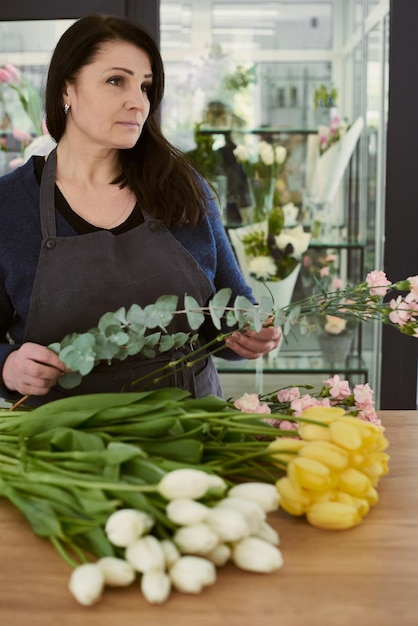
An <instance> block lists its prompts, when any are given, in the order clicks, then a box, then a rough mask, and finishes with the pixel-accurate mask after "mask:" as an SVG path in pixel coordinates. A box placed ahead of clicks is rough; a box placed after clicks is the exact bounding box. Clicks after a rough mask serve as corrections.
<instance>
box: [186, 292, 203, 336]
mask: <svg viewBox="0 0 418 626" xmlns="http://www.w3.org/2000/svg"><path fill="white" fill-rule="evenodd" d="M184 308H185V311H186V316H187V323H188V324H189V326H190V328H192V329H193V330H196V329H197V328H200V327H201V325H202V324H203V322H204V321H205V316H204V314H203V313H202V311H201V306H200V305H199V303H198V302H197V300H195V299H194V298H193V296H189V295H187V294H186V295H185V296H184Z"/></svg>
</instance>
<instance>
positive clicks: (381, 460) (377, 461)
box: [359, 452, 390, 487]
mask: <svg viewBox="0 0 418 626" xmlns="http://www.w3.org/2000/svg"><path fill="white" fill-rule="evenodd" d="M389 459H390V456H389V455H388V454H386V453H385V452H373V453H372V454H370V455H369V456H368V457H367V459H365V461H364V463H362V465H361V466H360V467H359V469H360V470H361V471H362V472H364V473H365V474H366V476H368V477H369V478H370V480H371V482H372V485H373V486H374V487H375V486H376V485H377V483H378V482H379V479H380V478H381V477H382V476H386V474H387V473H388V472H389V465H388V463H389Z"/></svg>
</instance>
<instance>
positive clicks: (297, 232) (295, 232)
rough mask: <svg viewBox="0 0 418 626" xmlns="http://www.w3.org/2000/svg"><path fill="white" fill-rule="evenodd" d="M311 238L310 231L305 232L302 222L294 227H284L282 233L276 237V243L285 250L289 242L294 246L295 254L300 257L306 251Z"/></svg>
mask: <svg viewBox="0 0 418 626" xmlns="http://www.w3.org/2000/svg"><path fill="white" fill-rule="evenodd" d="M310 240H311V235H310V233H305V231H304V230H303V226H302V225H301V224H299V225H298V226H295V227H294V228H289V229H284V230H282V232H281V233H280V235H277V237H275V241H276V245H277V247H278V248H279V249H280V250H285V249H286V248H287V246H288V244H291V245H292V246H293V256H294V257H295V258H300V257H301V256H302V254H303V253H304V252H306V250H307V249H308V246H309V242H310Z"/></svg>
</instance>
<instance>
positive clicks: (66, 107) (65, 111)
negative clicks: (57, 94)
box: [64, 104, 70, 115]
mask: <svg viewBox="0 0 418 626" xmlns="http://www.w3.org/2000/svg"><path fill="white" fill-rule="evenodd" d="M69 110H70V105H69V104H64V113H65V115H67V113H68V111H69Z"/></svg>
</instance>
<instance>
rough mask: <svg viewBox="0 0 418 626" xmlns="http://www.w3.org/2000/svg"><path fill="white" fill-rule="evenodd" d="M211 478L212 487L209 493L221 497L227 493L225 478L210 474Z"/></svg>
mask: <svg viewBox="0 0 418 626" xmlns="http://www.w3.org/2000/svg"><path fill="white" fill-rule="evenodd" d="M209 478H210V487H209V491H210V493H211V494H215V495H221V494H223V493H224V491H226V487H227V485H226V482H225V481H224V479H223V478H221V477H220V476H218V475H217V474H209Z"/></svg>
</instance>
